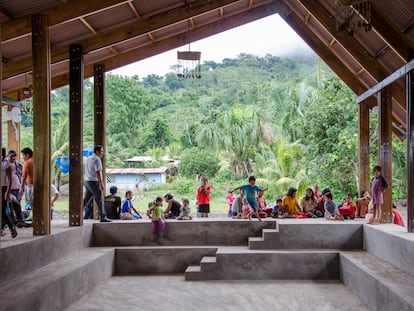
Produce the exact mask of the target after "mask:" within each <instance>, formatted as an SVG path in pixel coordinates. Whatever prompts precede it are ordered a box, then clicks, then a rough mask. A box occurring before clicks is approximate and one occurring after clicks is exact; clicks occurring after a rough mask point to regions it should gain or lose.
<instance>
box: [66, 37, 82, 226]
mask: <svg viewBox="0 0 414 311" xmlns="http://www.w3.org/2000/svg"><path fill="white" fill-rule="evenodd" d="M69 103H70V105H69V158H70V163H69V226H82V225H83V210H82V207H83V165H82V164H83V157H82V149H83V121H82V120H83V55H82V45H78V44H73V45H70V46H69Z"/></svg>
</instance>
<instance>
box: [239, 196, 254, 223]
mask: <svg viewBox="0 0 414 311" xmlns="http://www.w3.org/2000/svg"><path fill="white" fill-rule="evenodd" d="M251 213H252V208H251V207H250V204H249V202H247V200H246V198H243V199H242V214H241V218H243V219H247V218H249V217H250V216H251Z"/></svg>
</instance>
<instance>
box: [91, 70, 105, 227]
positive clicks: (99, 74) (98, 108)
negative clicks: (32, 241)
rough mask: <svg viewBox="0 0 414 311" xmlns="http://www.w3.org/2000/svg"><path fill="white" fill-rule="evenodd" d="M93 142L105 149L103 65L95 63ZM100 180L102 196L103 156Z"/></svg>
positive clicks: (100, 212)
mask: <svg viewBox="0 0 414 311" xmlns="http://www.w3.org/2000/svg"><path fill="white" fill-rule="evenodd" d="M93 81H94V88H93V90H94V143H95V146H96V145H101V146H102V147H103V149H104V150H105V151H107V150H106V126H105V122H106V113H105V110H106V109H105V65H103V64H95V65H94V79H93ZM102 182H103V186H104V190H103V192H102V196H104V195H105V185H106V160H105V156H104V157H102ZM103 203H104V198H103V197H102V204H103ZM96 207H97V205H96V204H94V218H95V219H97V217H96V216H97V213H96ZM102 209H105V206H104V205H103V206H102ZM99 216H100V218H101V219H102V218H103V215H102V211H99Z"/></svg>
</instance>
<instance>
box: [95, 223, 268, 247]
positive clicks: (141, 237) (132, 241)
mask: <svg viewBox="0 0 414 311" xmlns="http://www.w3.org/2000/svg"><path fill="white" fill-rule="evenodd" d="M263 228H275V222H274V221H264V222H258V221H257V220H254V221H248V220H229V221H227V220H223V221H220V220H218V221H211V220H192V221H179V220H167V221H166V234H167V237H166V238H165V239H164V238H159V239H158V241H157V242H156V243H154V242H152V240H151V223H150V222H149V221H145V220H141V221H125V222H114V223H109V224H107V223H105V224H100V223H96V224H94V227H93V246H155V245H165V246H168V245H229V246H231V245H243V246H246V245H247V239H248V237H250V236H260V235H261V234H262V229H263Z"/></svg>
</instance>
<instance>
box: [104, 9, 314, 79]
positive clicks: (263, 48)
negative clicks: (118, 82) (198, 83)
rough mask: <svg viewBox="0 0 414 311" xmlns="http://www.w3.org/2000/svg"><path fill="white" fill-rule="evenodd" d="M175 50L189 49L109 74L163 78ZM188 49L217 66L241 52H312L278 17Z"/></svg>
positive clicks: (159, 55)
mask: <svg viewBox="0 0 414 311" xmlns="http://www.w3.org/2000/svg"><path fill="white" fill-rule="evenodd" d="M178 50H180V51H181V50H188V46H184V47H180V48H178V49H173V50H170V51H168V52H165V53H162V54H158V55H156V56H153V57H150V58H147V59H145V60H142V61H139V62H136V63H134V64H131V65H128V66H124V67H121V68H118V69H116V70H113V71H112V73H114V74H119V75H124V76H125V75H126V76H133V75H138V76H139V77H140V78H143V77H146V76H147V75H149V74H158V75H165V74H166V73H167V72H170V71H171V69H169V67H170V66H172V65H175V64H177V51H178ZM191 50H192V51H201V62H203V61H207V60H209V61H215V62H216V63H221V62H222V60H223V59H224V58H235V57H237V55H239V54H240V53H248V54H253V55H257V56H265V55H266V54H271V55H275V56H285V55H287V54H289V55H291V54H293V53H298V52H308V53H313V52H312V51H311V50H310V48H309V47H308V46H307V45H306V43H305V42H304V41H303V40H302V39H301V38H300V37H299V36H298V35H297V34H296V33H295V32H294V31H293V30H292V29H291V28H290V27H289V25H288V24H286V23H285V22H284V21H283V19H282V18H281V17H280V16H279V15H278V14H274V15H272V16H269V17H265V18H262V19H260V20H258V21H255V22H251V23H249V24H245V25H243V26H240V27H237V28H233V29H231V30H228V31H225V32H222V33H220V34H217V35H214V36H211V37H208V38H206V39H203V40H199V41H195V42H192V43H191Z"/></svg>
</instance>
